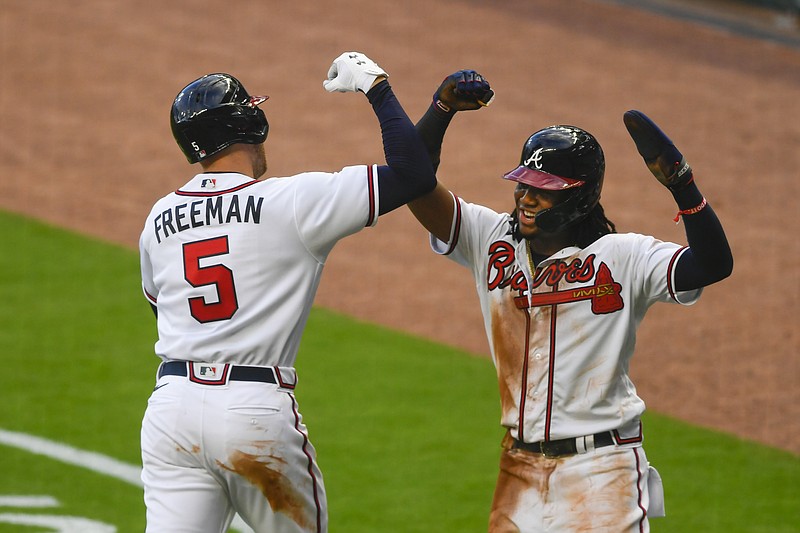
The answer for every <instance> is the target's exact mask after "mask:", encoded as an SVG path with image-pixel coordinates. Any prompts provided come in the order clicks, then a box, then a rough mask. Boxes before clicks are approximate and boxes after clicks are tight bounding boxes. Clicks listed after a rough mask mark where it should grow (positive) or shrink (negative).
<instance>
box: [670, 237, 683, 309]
mask: <svg viewBox="0 0 800 533" xmlns="http://www.w3.org/2000/svg"><path fill="white" fill-rule="evenodd" d="M686 248H688V246H684V247H683V248H681V249H680V250H678V251H677V252H675V254H674V255H673V256H672V259H670V260H669V266H667V290H668V291H669V296H670V298H672V299H673V300H675V301H676V302H677V301H678V297H677V295H676V292H675V287H673V286H672V278H673V274H674V273H673V269H674V268H675V263H676V262H677V261H678V257H679V256H680V255H681V253H682V252H683V251H684V250H685V249H686Z"/></svg>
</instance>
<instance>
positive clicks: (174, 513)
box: [140, 52, 435, 533]
mask: <svg viewBox="0 0 800 533" xmlns="http://www.w3.org/2000/svg"><path fill="white" fill-rule="evenodd" d="M386 78H387V74H386V72H385V71H384V70H383V69H381V68H380V67H379V66H378V65H377V64H376V63H375V62H374V61H372V60H370V59H369V58H368V57H366V56H365V55H363V54H361V53H358V52H347V53H344V54H342V55H341V56H339V57H338V58H336V59H335V60H334V62H333V64H332V65H331V67H330V70H329V72H328V79H327V80H326V81H325V82H324V87H325V89H327V90H328V91H330V92H333V91H340V92H355V91H361V92H364V93H366V95H367V98H368V99H369V101H370V103H371V104H372V107H373V110H374V112H375V114H376V115H377V117H378V119H379V122H380V126H381V131H382V135H383V138H384V150H385V155H386V162H387V164H386V165H381V166H378V165H357V166H350V167H346V168H344V169H342V170H341V171H339V172H306V173H302V174H298V175H296V176H292V177H284V178H269V179H259V178H260V177H261V176H262V175H263V174H264V173H265V171H266V169H267V162H266V156H265V151H264V141H265V140H266V137H267V131H268V123H267V119H266V117H265V115H264V113H263V111H262V110H261V109H259V107H258V105H259V104H261V103H263V102H264V101H265V100H266V97H259V96H251V95H250V94H248V93H247V91H246V90H245V88H244V86H243V85H242V84H241V83H240V82H239V81H238V80H237V79H236V78H234V77H233V76H231V75H229V74H224V73H215V74H209V75H206V76H203V77H201V78H199V79H197V80H195V81H193V82H192V83H190V84H189V85H187V86H186V87H185V88H184V89H183V90H181V92H180V93H179V94H178V96H177V97H176V99H175V101H174V103H173V106H172V113H171V123H172V131H173V134H174V137H175V140H176V141H177V143H178V145H179V146H180V148H181V149H182V150H183V152H184V154H185V155H186V157H187V159H188V160H189V162H191V163H196V162H199V163H200V165H201V166H202V171H201V172H200V173H199V174H197V175H196V176H194V177H193V178H192V179H190V180H189V181H188V182H187V183H186V184H185V185H182V186H181V187H180V188H178V189H177V190H176V191H174V192H172V193H170V194H168V195H166V196H165V197H164V198H162V199H161V200H159V201H158V202H156V204H155V205H154V207H153V208H152V211H151V212H150V214H149V215H148V217H147V220H146V222H145V226H144V229H143V231H142V234H141V239H140V253H141V270H142V286H143V289H144V293H145V295H146V297H147V298H148V300H149V301H150V303H151V304H152V306H153V309H154V311H155V312H156V316H157V323H158V341H157V342H156V344H155V352H156V354H157V356H158V357H159V358H160V359H161V360H162V363H161V364H160V366H159V369H158V373H157V382H156V386H155V390H154V391H153V393H152V396H151V397H150V399H149V402H148V406H147V410H146V412H145V415H144V419H143V422H142V442H141V445H142V461H143V466H144V468H143V472H142V480H143V481H144V497H145V503H146V506H147V531H148V532H164V533H176V532H198V533H199V532H222V531H226V530H227V528H228V526H229V524H230V522H231V520H232V518H233V516H234V514H235V513H238V514H239V515H240V516H241V517H242V518H243V519H244V521H245V522H247V524H248V525H249V526H250V527H252V528H253V529H254V530H255V531H257V532H325V531H327V527H328V526H327V523H328V518H327V505H326V496H325V488H324V484H323V480H322V475H321V474H320V470H319V468H318V466H317V460H316V452H315V450H314V447H313V446H312V445H311V443H310V442H309V438H308V432H307V431H306V427H305V425H304V424H303V419H302V416H301V415H300V411H299V409H298V405H297V401H296V399H295V396H294V394H293V390H294V388H295V386H296V385H297V377H296V373H295V370H294V368H293V367H294V363H295V357H296V355H297V350H298V345H299V343H300V338H301V335H302V333H303V329H304V327H305V324H306V319H307V318H308V315H309V311H310V309H311V306H312V302H313V300H314V295H315V292H316V290H317V287H318V284H319V281H320V275H321V273H322V269H323V267H324V265H325V261H326V258H327V257H328V254H329V253H330V252H331V249H332V248H333V246H334V245H335V244H336V242H337V241H338V240H339V239H341V238H343V237H345V236H347V235H350V234H353V233H355V232H357V231H359V230H360V229H362V228H364V227H367V226H372V225H374V224H375V223H376V222H377V219H378V216H379V215H381V214H384V213H387V212H389V211H391V210H393V209H395V208H397V207H399V206H401V205H403V204H405V203H406V202H407V201H409V200H411V199H413V198H414V197H417V196H419V195H421V194H423V193H425V192H428V191H430V190H431V189H432V188H433V187H434V185H435V176H434V173H433V168H432V166H431V163H430V160H429V158H428V154H427V152H426V149H425V145H424V144H423V142H422V141H421V139H420V137H419V135H418V134H417V132H416V130H415V128H414V124H413V123H412V122H411V121H410V120H409V119H408V117H407V115H406V114H405V111H404V110H403V108H402V107H401V106H400V104H399V102H398V101H397V99H396V97H395V96H394V94H393V92H392V89H391V87H390V86H389V84H388V82H387V81H386Z"/></svg>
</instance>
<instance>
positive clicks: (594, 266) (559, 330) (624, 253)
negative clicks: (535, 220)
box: [431, 198, 701, 444]
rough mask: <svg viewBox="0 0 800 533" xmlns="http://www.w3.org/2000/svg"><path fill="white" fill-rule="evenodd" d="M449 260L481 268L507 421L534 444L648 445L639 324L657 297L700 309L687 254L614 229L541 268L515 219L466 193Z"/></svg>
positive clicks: (479, 282)
mask: <svg viewBox="0 0 800 533" xmlns="http://www.w3.org/2000/svg"><path fill="white" fill-rule="evenodd" d="M431 246H432V248H433V249H434V251H436V252H437V253H439V254H445V255H448V256H449V258H450V259H452V260H454V261H455V262H457V263H459V264H461V265H462V266H466V267H467V268H469V269H471V271H472V273H473V276H474V278H475V284H476V288H477V291H478V295H479V298H480V304H481V310H482V312H483V317H484V325H485V328H486V333H487V338H488V339H489V344H490V347H491V351H492V359H493V361H494V364H495V367H496V369H497V378H498V383H499V389H500V397H501V407H502V421H501V423H502V424H503V425H504V426H506V427H508V428H510V430H511V434H512V436H514V437H515V438H517V439H518V440H521V441H525V442H538V441H543V440H554V439H561V438H567V437H575V436H580V435H592V434H595V433H599V432H603V431H616V432H617V433H616V438H617V442H618V443H619V444H625V443H626V442H628V443H631V444H634V443H640V442H641V440H642V436H641V425H640V420H639V419H640V416H641V414H642V413H643V412H644V409H645V406H644V402H643V401H642V400H641V398H639V397H638V396H637V394H636V389H635V387H634V385H633V383H632V382H631V380H630V378H629V376H628V365H629V362H630V359H631V357H632V355H633V351H634V345H635V341H636V329H637V327H638V326H639V324H640V323H641V321H642V319H643V318H644V315H645V312H646V311H647V310H648V309H649V308H650V306H651V305H652V304H654V303H656V302H677V303H681V304H684V305H691V304H693V303H694V302H695V301H696V300H697V298H699V296H700V292H701V291H700V290H696V291H691V292H684V293H677V292H676V291H674V290H673V287H674V267H675V264H676V262H677V260H678V258H679V257H680V255H681V253H682V252H683V250H684V249H685V248H684V247H682V246H680V245H678V244H674V243H669V242H662V241H659V240H657V239H655V238H653V237H648V236H644V235H638V234H633V233H628V234H611V235H606V236H604V237H601V238H600V239H598V240H597V241H595V242H594V243H592V244H591V245H590V246H588V247H587V248H585V249H580V248H577V247H568V248H565V249H563V250H561V251H559V252H558V253H556V254H554V255H552V256H551V257H549V258H547V259H546V260H544V261H542V262H541V263H540V264H539V265H536V266H534V268H533V270H534V272H533V274H532V272H531V270H532V268H531V266H532V265H531V260H530V259H529V250H528V249H527V243H526V241H525V240H524V239H521V240H517V239H516V238H515V236H514V232H513V218H512V217H511V215H509V214H507V213H497V212H495V211H493V210H491V209H489V208H487V207H483V206H480V205H476V204H470V203H467V202H464V201H463V200H461V199H459V198H456V202H455V213H454V217H453V225H452V230H451V236H450V239H449V242H448V243H443V242H441V241H439V240H438V239H436V238H435V237H433V236H431Z"/></svg>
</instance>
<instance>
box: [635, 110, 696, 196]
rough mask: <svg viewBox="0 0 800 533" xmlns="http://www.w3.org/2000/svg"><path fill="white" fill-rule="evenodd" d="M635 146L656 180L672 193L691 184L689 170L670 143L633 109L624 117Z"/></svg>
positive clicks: (647, 119)
mask: <svg viewBox="0 0 800 533" xmlns="http://www.w3.org/2000/svg"><path fill="white" fill-rule="evenodd" d="M623 121H624V122H625V127H626V128H628V133H630V135H631V137H632V138H633V142H635V143H636V149H637V150H638V151H639V155H641V156H642V158H644V162H645V163H646V164H647V168H649V169H650V172H652V173H653V175H654V176H655V177H656V179H657V180H658V181H660V182H661V183H662V184H664V185H665V186H666V187H667V188H668V189H670V190H671V191H677V190H680V189H682V188H683V187H685V186H686V185H688V184H689V183H691V181H692V179H693V177H692V168H691V167H690V166H689V164H688V163H687V162H686V159H685V158H684V157H683V155H682V154H681V153H680V152H679V151H678V149H677V148H675V145H674V144H672V141H671V140H670V139H669V137H667V136H666V134H665V133H664V132H663V131H661V129H660V128H659V127H658V126H656V124H655V123H654V122H653V121H652V120H650V119H649V118H648V117H647V116H646V115H645V114H644V113H642V112H641V111H636V110H635V109H632V110H630V111H626V112H625V115H624V116H623Z"/></svg>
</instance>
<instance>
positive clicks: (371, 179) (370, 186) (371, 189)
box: [366, 165, 375, 226]
mask: <svg viewBox="0 0 800 533" xmlns="http://www.w3.org/2000/svg"><path fill="white" fill-rule="evenodd" d="M373 168H374V167H373V166H372V165H369V166H368V167H367V191H368V194H369V214H368V215H367V223H366V226H370V225H372V222H373V221H374V220H375V175H374V170H373Z"/></svg>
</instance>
